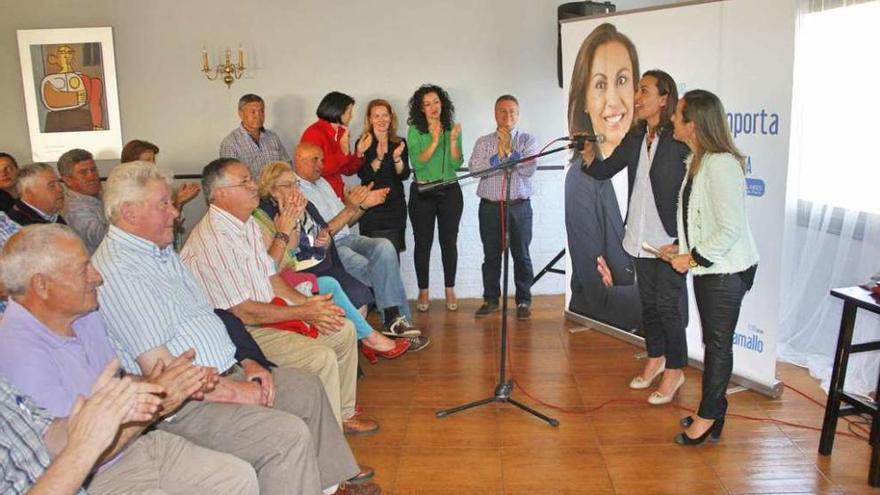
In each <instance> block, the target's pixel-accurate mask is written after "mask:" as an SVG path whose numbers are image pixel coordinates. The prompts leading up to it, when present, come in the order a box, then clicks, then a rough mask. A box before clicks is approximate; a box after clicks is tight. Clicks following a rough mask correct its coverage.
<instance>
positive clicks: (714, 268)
mask: <svg viewBox="0 0 880 495" xmlns="http://www.w3.org/2000/svg"><path fill="white" fill-rule="evenodd" d="M725 115H726V114H725V112H724V107H723V106H722V105H721V101H720V100H719V99H718V97H717V96H715V95H714V94H712V93H710V92H708V91H705V90H701V89H695V90H692V91H688V92H687V93H685V95H684V97H682V99H681V100H679V102H678V105H677V106H676V109H675V115H673V117H672V122H673V124H674V126H675V131H674V136H675V139H678V140H679V141H682V142H684V143H686V144H687V146H688V148H690V151H691V156H690V157H688V160H687V174H686V180H685V183H684V186H683V187H682V188H681V193H680V194H679V201H678V209H677V214H676V217H677V224H678V233H679V242H678V245H677V246H674V245H671V246H665V247H664V248H663V249H664V250H665V251H666V252H668V253H670V259H669V262H670V264H671V265H672V267H673V268H675V269H676V270H677V271H678V272H679V273H687V272H688V271H689V270H690V272H691V273H692V274H693V275H694V296H695V298H696V301H697V309H698V310H699V313H700V322H701V324H702V327H703V345H704V359H703V363H704V366H705V368H704V370H703V397H702V399H701V400H700V408H699V410H698V411H697V415H696V416H688V417H686V418H684V419H682V420H681V424H682V426H684V427H686V430H685V431H684V432H683V433H679V434H678V436H676V437H675V441H676V443H679V444H682V445H696V444H699V443H702V442H703V441H705V440H706V439H707V438H709V437H711V438H712V439H713V440H717V439H718V438H719V437H720V436H721V430H722V428H723V427H724V415H725V414H726V413H727V398H726V397H725V392H726V389H727V382H728V381H729V380H730V374H731V372H732V370H733V332H734V330H735V329H736V323H737V320H738V319H739V312H740V309H741V307H742V300H743V297H744V296H745V294H746V292H747V291H748V290H749V289H751V287H752V282H753V281H754V278H755V271H756V269H757V266H758V265H757V263H758V250H757V248H756V247H755V241H754V239H753V238H752V231H751V228H750V227H749V220H748V215H747V212H746V190H745V158H744V157H743V155H742V153H740V152H739V150H738V149H737V148H736V146H735V145H734V144H733V137H732V136H731V135H730V129H729V128H728V126H727V119H726V117H725ZM676 253H677V254H676Z"/></svg>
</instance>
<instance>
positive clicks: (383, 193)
mask: <svg viewBox="0 0 880 495" xmlns="http://www.w3.org/2000/svg"><path fill="white" fill-rule="evenodd" d="M389 191H390V189H389V188H387V187H383V188H381V189H373V183H372V182H370V183H369V184H367V185H365V186H364V185H361V186H355V187H352V188H351V189H349V190H348V191H347V192H346V193H345V206H346V207H348V208H349V209H351V210H352V211H354V212H356V211H357V209H359V208H362V209H368V208H372V207H374V206H376V205H380V204H382V203H384V202H385V199H386V198H387V197H388V192H389Z"/></svg>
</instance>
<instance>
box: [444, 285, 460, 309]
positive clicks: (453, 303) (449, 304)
mask: <svg viewBox="0 0 880 495" xmlns="http://www.w3.org/2000/svg"><path fill="white" fill-rule="evenodd" d="M446 309H448V310H449V311H458V300H457V299H456V297H455V292H453V293H452V298H451V299H450V298H449V290H448V289H447V290H446Z"/></svg>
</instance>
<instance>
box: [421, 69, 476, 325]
mask: <svg viewBox="0 0 880 495" xmlns="http://www.w3.org/2000/svg"><path fill="white" fill-rule="evenodd" d="M407 123H408V124H409V126H410V127H409V130H408V132H407V142H408V143H409V160H410V163H411V164H412V168H413V172H414V173H415V176H416V178H415V181H413V183H412V186H411V187H410V193H409V217H410V220H411V221H412V225H413V238H414V240H415V248H414V251H413V258H414V261H415V267H416V278H417V279H418V283H419V300H418V304H417V306H416V307H417V308H418V310H419V311H427V310H428V305H429V299H430V298H429V292H428V274H429V272H430V266H429V265H430V261H431V245H432V244H433V243H434V224H435V223H436V224H437V229H438V231H439V233H440V255H441V258H442V260H443V279H444V283H445V287H446V309H448V310H449V311H455V310H457V309H458V303H457V301H456V299H455V272H456V269H457V268H458V247H457V243H458V224H459V222H460V221H461V213H462V209H463V208H464V199H463V198H462V195H461V188H460V187H459V186H458V184H453V185H450V186H448V187H445V188H444V189H442V190H434V191H432V192H430V193H425V194H421V193H419V192H418V184H424V183H427V182H435V181H443V180H449V179H454V178H455V177H456V174H455V172H456V171H457V170H458V169H459V168H461V164H462V163H463V162H464V158H463V156H462V153H461V125H460V124H458V123H456V122H455V107H454V106H453V104H452V100H450V99H449V95H448V94H447V93H446V91H444V90H443V88H441V87H440V86H436V85H433V84H425V85H423V86H421V87H420V88H419V89H417V90H416V92H415V94H413V96H412V98H410V100H409V118H408V119H407Z"/></svg>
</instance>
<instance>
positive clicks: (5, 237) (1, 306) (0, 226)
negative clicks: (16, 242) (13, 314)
mask: <svg viewBox="0 0 880 495" xmlns="http://www.w3.org/2000/svg"><path fill="white" fill-rule="evenodd" d="M20 229H21V227H19V226H18V224H17V223H15V222H13V221H12V220H11V219H10V218H9V217H8V216H7V215H6V213H4V212H2V211H0V249H2V248H3V246H4V245H6V242H7V241H9V238H10V237H12V235H13V234H15V233H16V232H18V231H19V230H20ZM8 296H9V293H8V292H6V288H5V287H3V284H2V283H0V315H2V314H3V312H4V311H6V301H7V298H8Z"/></svg>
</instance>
